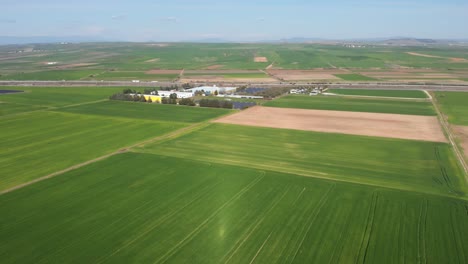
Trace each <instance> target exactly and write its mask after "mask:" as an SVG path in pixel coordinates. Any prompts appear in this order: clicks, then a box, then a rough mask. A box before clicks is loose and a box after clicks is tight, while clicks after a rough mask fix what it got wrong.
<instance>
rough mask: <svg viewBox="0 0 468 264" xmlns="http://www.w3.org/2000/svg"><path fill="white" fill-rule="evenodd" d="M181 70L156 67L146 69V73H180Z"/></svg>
mask: <svg viewBox="0 0 468 264" xmlns="http://www.w3.org/2000/svg"><path fill="white" fill-rule="evenodd" d="M180 71H181V70H160V69H154V70H149V71H146V72H145V73H146V74H179V73H180Z"/></svg>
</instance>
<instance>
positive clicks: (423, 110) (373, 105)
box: [264, 95, 436, 116]
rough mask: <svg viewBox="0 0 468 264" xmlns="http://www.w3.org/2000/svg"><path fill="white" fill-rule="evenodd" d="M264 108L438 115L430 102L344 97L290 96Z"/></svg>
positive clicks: (266, 104) (273, 101)
mask: <svg viewBox="0 0 468 264" xmlns="http://www.w3.org/2000/svg"><path fill="white" fill-rule="evenodd" d="M264 106H273V107H284V108H302V109H319V110H335V111H353V112H374V113H391V114H405V115H425V116H431V115H436V113H435V111H434V108H433V107H432V104H431V103H430V102H412V101H411V102H410V101H403V100H397V99H395V100H392V99H375V98H349V97H343V96H322V95H318V96H307V95H288V96H284V97H281V98H278V99H275V100H272V101H269V102H267V103H265V104H264Z"/></svg>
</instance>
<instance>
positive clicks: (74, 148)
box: [0, 111, 187, 190]
mask: <svg viewBox="0 0 468 264" xmlns="http://www.w3.org/2000/svg"><path fill="white" fill-rule="evenodd" d="M1 122H2V137H1V139H0V145H1V146H2V148H1V149H0V175H1V176H0V190H5V189H8V188H10V187H13V186H16V185H19V184H22V183H25V182H28V181H31V180H33V179H36V178H38V177H42V176H45V175H47V174H49V173H53V172H56V171H59V170H62V169H66V168H68V167H70V166H72V165H76V164H79V163H82V162H85V161H88V160H91V159H94V158H97V157H100V156H102V155H105V154H108V153H111V152H113V151H116V150H117V149H119V148H122V147H126V146H128V145H131V144H134V143H137V142H141V141H144V140H145V139H149V138H153V137H156V136H160V135H163V134H165V133H167V132H169V131H173V130H176V129H179V128H182V127H184V126H187V124H184V123H177V122H154V121H153V122H148V121H144V120H140V119H122V118H113V117H99V116H86V115H76V114H69V113H57V112H47V111H41V112H34V113H25V114H20V115H14V116H6V117H3V118H2V119H1Z"/></svg>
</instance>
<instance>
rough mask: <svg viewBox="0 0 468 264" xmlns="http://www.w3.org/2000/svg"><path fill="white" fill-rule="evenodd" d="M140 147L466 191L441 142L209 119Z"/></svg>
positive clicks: (349, 178) (431, 189) (365, 181)
mask: <svg viewBox="0 0 468 264" xmlns="http://www.w3.org/2000/svg"><path fill="white" fill-rule="evenodd" d="M138 151H143V152H149V153H155V154H158V155H168V156H174V157H181V158H191V159H196V160H200V161H210V162H217V163H225V164H231V165H242V166H247V167H253V168H256V169H265V170H266V169H269V170H274V171H280V172H286V173H294V174H298V175H304V176H309V177H317V178H325V179H333V180H338V181H349V182H354V183H361V184H367V185H374V186H375V185H377V186H387V187H391V188H395V189H403V190H411V191H421V192H428V193H436V194H443V195H455V196H457V195H463V196H466V187H467V184H466V182H465V180H464V178H463V172H462V171H461V170H460V168H459V167H458V164H457V160H456V158H455V156H454V154H453V153H452V150H451V148H450V146H449V145H448V144H445V143H436V142H423V141H411V140H400V139H385V138H373V137H364V136H354V135H342V134H330V133H316V132H309V131H297V130H286V129H271V128H257V127H246V126H236V125H226V124H213V125H210V126H209V127H205V128H203V129H201V130H199V131H197V132H196V133H191V134H187V135H184V136H181V137H179V138H177V139H174V140H172V141H167V142H164V143H161V144H154V145H151V144H150V145H147V146H145V147H144V148H142V149H139V150H138ZM199 153H203V154H202V155H200V154H199Z"/></svg>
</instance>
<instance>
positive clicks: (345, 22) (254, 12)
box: [0, 0, 468, 42]
mask: <svg viewBox="0 0 468 264" xmlns="http://www.w3.org/2000/svg"><path fill="white" fill-rule="evenodd" d="M0 8H1V15H0V36H15V37H31V36H41V37H64V36H80V37H86V38H89V39H96V40H119V41H161V42H164V41H191V40H204V39H223V40H229V41H262V40H278V39H286V38H295V37H301V38H320V39H363V38H388V37H416V38H433V39H468V27H467V25H468V0H445V1H441V0H439V1H433V0H424V1H423V0H408V1H403V0H396V1H390V0H383V1H379V0H375V1H370V0H354V1H349V0H328V1H315V0H289V1H285V0H281V1H280V0H269V1H267V0H237V1H222V0H219V1H213V0H196V1H189V0H169V1H158V0H79V1H66V0H40V1H38V0H0Z"/></svg>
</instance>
